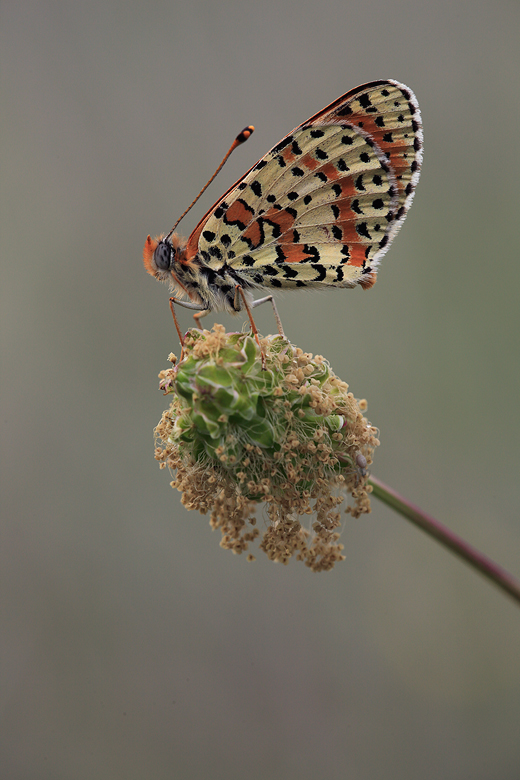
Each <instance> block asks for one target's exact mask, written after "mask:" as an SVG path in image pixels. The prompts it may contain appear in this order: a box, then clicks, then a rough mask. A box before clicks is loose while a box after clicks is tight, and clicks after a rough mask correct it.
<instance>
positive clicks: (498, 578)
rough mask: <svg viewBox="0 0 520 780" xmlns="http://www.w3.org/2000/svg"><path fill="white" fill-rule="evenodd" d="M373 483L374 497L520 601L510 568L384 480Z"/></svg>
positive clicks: (376, 480) (518, 590)
mask: <svg viewBox="0 0 520 780" xmlns="http://www.w3.org/2000/svg"><path fill="white" fill-rule="evenodd" d="M369 483H370V484H371V485H372V488H373V495H374V496H377V498H379V499H380V500H381V501H383V502H384V503H385V504H388V506H391V507H392V509H395V510H396V511H397V512H400V513H401V514H402V515H403V516H404V517H406V518H408V520H411V522H412V523H414V524H415V525H417V526H418V527H419V528H422V530H423V531H425V532H426V533H427V534H429V535H430V536H432V537H433V538H434V539H436V540H437V541H438V542H440V543H441V544H443V545H444V547H447V548H448V549H449V550H451V551H452V553H455V555H458V556H459V558H462V559H463V560H465V561H466V563H469V565H470V566H473V568H474V569H477V571H479V572H480V573H481V574H483V575H484V576H485V577H487V578H488V579H490V580H491V581H492V582H493V583H494V584H495V585H497V586H498V587H499V588H501V589H502V590H503V591H505V592H506V593H508V594H509V595H510V596H511V597H512V598H513V599H515V601H517V602H518V603H519V604H520V582H518V580H516V579H515V578H514V577H512V576H511V575H510V574H508V572H507V571H505V570H504V569H502V568H500V566H497V564H496V563H494V562H493V561H492V560H490V559H489V558H487V557H486V556H485V555H482V553H480V552H479V551H478V550H476V549H475V548H474V547H471V545H469V544H468V543H467V542H465V541H464V540H463V539H461V538H460V537H459V536H457V535H456V534H454V533H453V532H452V531H450V530H449V528H446V526H444V525H442V523H439V521H438V520H435V518H433V517H432V516H431V515H428V514H426V512H423V511H422V509H419V507H416V506H414V504H411V503H410V502H409V501H407V500H406V499H405V498H403V497H402V496H400V495H399V493H396V491H395V490H392V488H390V487H388V485H385V484H384V482H381V481H380V480H379V479H376V478H375V477H372V476H371V477H370V479H369Z"/></svg>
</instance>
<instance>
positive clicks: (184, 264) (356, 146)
mask: <svg viewBox="0 0 520 780" xmlns="http://www.w3.org/2000/svg"><path fill="white" fill-rule="evenodd" d="M253 130H254V128H253V127H252V126H250V127H247V128H245V129H244V130H243V131H242V133H240V134H239V135H238V136H237V138H236V139H235V141H234V142H233V145H232V146H231V149H230V150H229V152H228V154H227V155H226V157H225V158H224V160H223V162H222V164H221V166H220V167H219V168H218V169H217V172H216V173H218V171H219V170H220V168H221V167H222V165H223V164H224V162H225V160H226V159H227V157H228V156H229V154H230V153H231V151H233V149H234V148H236V146H238V145H239V144H241V143H243V142H244V141H245V140H247V138H248V137H249V136H250V135H251V133H252V132H253ZM422 147H423V132H422V123H421V114H420V111H419V106H418V103H417V99H416V97H415V95H414V93H413V92H412V91H411V89H409V88H408V87H406V86H405V85H404V84H400V83H399V82H397V81H392V80H388V81H372V82H370V83H368V84H363V85H362V86H359V87H356V88H355V89H353V90H351V91H350V92H347V93H346V94H345V95H342V97H340V98H338V99H337V100H335V101H334V102H333V103H331V104H330V105H328V106H326V107H325V108H324V109H322V111H319V112H318V113H317V114H315V115H314V116H312V117H311V118H310V119H308V120H307V121H306V122H304V123H303V124H301V125H299V126H298V127H296V128H295V129H294V130H293V131H292V132H291V133H289V135H287V136H285V138H283V139H282V140H281V141H280V142H279V143H278V144H276V146H274V147H273V148H272V149H271V150H270V151H269V152H268V153H267V154H266V155H264V157H262V159H261V160H259V161H258V162H257V163H256V165H253V167H252V168H250V170H249V171H248V172H247V173H246V174H245V175H244V176H242V178H241V179H239V180H238V181H237V182H236V183H235V184H233V186H232V187H230V188H229V190H228V191H227V192H226V193H225V194H224V195H223V196H222V197H221V198H219V200H218V201H217V202H216V203H215V204H214V205H213V206H212V207H211V208H210V209H209V210H208V212H207V213H206V214H205V215H204V216H203V218H202V219H201V220H200V222H199V224H198V225H197V227H196V228H195V230H194V231H193V233H192V234H191V236H190V237H189V238H188V239H187V240H186V239H182V238H180V237H179V236H178V235H177V234H176V233H174V232H173V230H174V229H175V227H176V225H177V224H178V222H177V223H176V225H175V226H174V228H173V229H172V230H171V231H170V233H168V234H167V235H165V236H162V237H158V238H156V239H152V238H151V237H150V236H148V238H147V239H146V243H145V246H144V251H143V260H144V265H145V268H146V270H147V271H148V273H150V274H151V275H152V276H154V277H155V278H156V279H159V280H160V281H165V282H168V283H169V284H170V286H171V289H172V292H174V293H175V297H173V298H171V299H170V302H171V303H170V305H171V308H172V313H173V314H174V318H175V313H174V310H173V303H178V304H180V305H182V306H185V307H187V308H190V309H196V310H197V311H198V313H197V314H195V315H194V316H195V319H196V321H197V322H198V319H199V318H200V317H202V316H204V315H205V314H207V313H209V312H212V311H215V312H219V311H226V312H230V313H237V312H238V311H241V310H242V309H246V311H247V313H248V315H249V318H250V320H251V324H252V327H253V330H254V332H255V334H256V327H255V326H254V322H253V319H252V316H251V311H250V310H251V309H252V308H254V307H255V306H257V305H258V304H260V303H263V302H265V301H268V300H271V302H272V303H273V307H274V311H275V316H276V318H277V323H278V327H279V330H280V333H281V334H282V335H283V330H282V327H281V323H280V320H279V317H278V315H277V312H276V307H275V306H274V301H272V296H271V295H268V296H266V297H264V298H260V299H257V300H254V299H253V291H254V290H262V291H266V292H267V291H270V290H276V289H294V288H300V287H311V288H312V287H356V286H357V285H359V286H360V287H362V288H363V289H365V290H366V289H369V288H370V287H372V286H373V284H374V283H375V281H376V274H377V269H378V266H379V263H380V262H381V258H382V257H383V255H384V254H385V253H386V252H387V250H388V248H389V247H390V244H391V243H392V241H393V239H394V238H395V236H396V234H397V232H398V230H399V228H400V227H401V225H402V223H403V221H404V219H405V217H406V213H407V211H408V209H409V208H410V205H411V203H412V199H413V196H414V191H415V188H416V186H417V182H418V180H419V175H420V170H421V163H422ZM216 173H215V174H214V176H215V175H216ZM214 176H213V177H212V179H210V182H211V181H212V180H213V178H214ZM210 182H208V184H209V183H210ZM206 186H207V185H206ZM204 189H205V188H204ZM203 191H204V190H203ZM201 194H202V193H201ZM195 200H197V199H195ZM194 202H195V201H194ZM192 205H193V204H192ZM190 208H191V207H190ZM188 210H189V209H188ZM185 213H186V212H185ZM183 216H184V215H183ZM181 219H182V217H181ZM178 221H180V220H178ZM183 298H187V299H188V300H187V301H186V300H182V299H183ZM175 322H176V325H177V320H176V319H175ZM177 330H179V328H178V325H177ZM179 336H180V331H179ZM181 343H182V337H181Z"/></svg>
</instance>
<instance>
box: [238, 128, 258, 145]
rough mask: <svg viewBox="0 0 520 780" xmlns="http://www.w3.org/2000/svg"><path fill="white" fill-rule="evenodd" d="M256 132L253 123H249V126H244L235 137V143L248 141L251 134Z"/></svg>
mask: <svg viewBox="0 0 520 780" xmlns="http://www.w3.org/2000/svg"><path fill="white" fill-rule="evenodd" d="M254 132H255V128H254V127H253V125H248V126H247V127H244V129H243V130H242V132H241V133H239V134H238V135H237V137H236V138H235V143H237V144H243V143H244V141H247V139H248V138H249V136H251V135H253V133H254Z"/></svg>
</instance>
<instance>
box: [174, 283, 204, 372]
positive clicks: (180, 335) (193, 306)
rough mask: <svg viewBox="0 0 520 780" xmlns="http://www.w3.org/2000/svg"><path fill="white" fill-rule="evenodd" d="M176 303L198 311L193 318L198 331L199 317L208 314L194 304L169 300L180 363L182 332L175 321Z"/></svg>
mask: <svg viewBox="0 0 520 780" xmlns="http://www.w3.org/2000/svg"><path fill="white" fill-rule="evenodd" d="M176 303H178V304H179V306H184V308H185V309H198V313H197V314H194V315H193V318H194V320H195V322H196V323H197V327H198V328H199V329H200V325H199V317H204V316H205V315H206V314H208V313H209V312H208V309H201V307H200V306H197V304H196V303H187V302H186V301H179V300H177V298H170V311H171V313H172V316H173V321H174V323H175V329H176V331H177V335H178V336H179V341H180V344H181V347H182V349H181V357H180V360H179V363H180V362H181V360H182V353H183V351H184V336H183V335H182V331H181V329H180V327H179V322H178V320H177V315H176V314H175V306H174V304H176Z"/></svg>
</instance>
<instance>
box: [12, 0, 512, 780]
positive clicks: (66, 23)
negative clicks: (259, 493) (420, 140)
mask: <svg viewBox="0 0 520 780" xmlns="http://www.w3.org/2000/svg"><path fill="white" fill-rule="evenodd" d="M519 29H520V6H519V3H518V2H516V0H510V1H509V2H507V0H490V1H489V2H488V1H486V2H484V1H482V0H471V1H470V0H468V1H462V0H436V2H431V1H430V0H422V1H420V2H411V1H406V0H402V1H401V2H397V1H396V0H389V1H388V2H381V1H377V2H376V1H375V0H365V1H364V2H347V1H345V0H320V1H319V2H310V0H288V1H287V2H283V1H281V2H274V1H273V0H266V1H265V2H262V1H261V0H256V2H252V1H251V0H241V2H238V1H237V0H219V2H218V3H217V2H211V0H210V1H208V0H206V1H204V0H190V2H189V3H188V2H166V0H152V1H151V2H144V1H142V0H141V1H136V2H123V1H122V0H106V1H105V2H103V1H102V0H89V2H57V1H55V2H51V1H50V0H37V1H36V0H35V1H34V2H28V1H27V0H4V2H3V4H2V18H1V36H2V39H1V47H0V51H1V59H2V92H3V95H2V104H3V112H2V113H3V126H4V134H3V135H4V153H3V163H2V188H1V189H2V246H3V250H2V253H3V259H2V285H1V291H0V292H1V296H2V302H1V311H0V315H1V321H2V349H3V358H2V364H3V367H2V385H3V389H2V457H3V462H2V467H1V480H2V504H3V509H2V526H1V527H2V544H1V551H0V555H1V573H0V577H1V600H2V615H3V617H2V621H3V625H2V628H1V633H0V642H1V645H2V661H1V670H2V675H3V690H2V694H1V698H0V703H1V710H2V726H1V731H2V742H3V748H2V758H1V759H0V764H1V767H2V768H1V775H2V777H5V778H6V780H22V778H23V780H47V779H48V780H60V779H61V778H64V779H65V778H66V779H67V780H69V779H73V780H83V779H85V780H90V779H91V778H93V777H95V778H97V779H98V780H114V778H125V780H134V779H135V780H142V778H148V777H153V778H156V780H162V779H163V778H165V779H166V778H172V777H173V778H182V779H183V780H184V779H186V780H198V778H220V777H226V778H230V780H234V779H235V778H236V779H237V780H238V779H239V778H243V777H247V778H252V779H256V778H259V779H260V778H265V777H271V778H284V780H292V778H298V780H305V779H306V778H318V777H327V778H329V777H330V778H339V777H342V778H343V777H348V778H351V779H352V780H372V778H383V777H384V778H399V780H408V779H410V780H416V778H418V777H420V778H421V779H422V780H429V779H430V778H432V779H433V778H435V779H437V778H443V780H450V779H451V778H453V779H454V780H455V779H456V780H469V779H471V780H484V778H486V779H487V778H491V777H492V778H493V780H513V779H516V778H517V777H518V776H519V772H520V663H519V660H520V613H519V611H518V608H517V606H515V604H514V603H513V602H512V601H510V600H508V598H507V597H505V596H503V595H502V594H501V593H499V591H498V590H496V589H494V587H493V586H491V585H489V584H488V583H487V582H485V581H484V580H483V579H481V578H480V577H479V576H478V575H476V574H475V573H473V572H472V571H471V570H469V569H468V568H466V567H465V565H464V564H461V563H459V562H458V561H457V560H456V559H455V558H453V557H452V556H451V555H450V554H449V553H447V552H445V551H444V550H443V549H441V548H440V547H438V546H437V545H436V544H435V543H434V542H433V541H431V540H430V539H429V538H427V537H426V536H424V535H423V534H422V533H421V532H420V531H418V530H417V529H415V528H413V527H412V526H409V525H408V524H407V523H406V521H404V520H403V519H402V518H400V517H399V516H397V515H395V514H393V513H392V512H391V511H390V510H387V509H386V508H385V507H384V506H382V505H381V504H379V503H378V502H377V501H374V503H373V511H372V514H371V515H370V516H368V517H366V518H363V519H360V520H358V521H352V520H347V521H346V524H345V529H344V533H343V541H344V543H345V546H346V555H347V560H346V561H345V562H344V563H343V564H341V565H338V566H337V567H336V569H335V570H334V571H333V572H331V573H328V574H320V575H314V574H312V573H311V572H309V571H308V570H307V569H305V568H304V567H303V566H302V565H301V564H298V563H295V562H293V563H291V564H290V565H289V566H287V567H280V566H277V565H274V564H272V563H270V562H269V561H267V560H264V558H263V557H262V556H258V559H257V561H256V563H252V564H251V563H248V562H247V561H246V558H245V556H241V557H234V556H233V555H232V554H231V553H229V552H224V551H223V550H221V549H220V548H219V545H218V542H219V537H218V536H217V534H214V533H212V532H211V530H210V529H209V527H208V520H207V518H205V517H201V516H199V515H196V516H192V515H190V514H189V513H188V512H186V511H185V510H184V509H183V508H182V507H181V504H180V499H179V495H178V494H177V493H176V492H174V491H172V490H171V488H170V487H169V477H168V474H167V473H166V472H164V471H160V470H159V469H158V467H157V464H156V463H155V461H154V459H153V437H152V431H153V428H154V426H155V424H156V423H157V421H158V420H159V417H160V414H161V411H162V409H163V408H164V406H165V399H164V398H163V397H162V395H161V393H160V392H159V390H158V387H157V385H158V381H157V374H158V372H159V370H160V369H162V368H165V367H167V366H168V363H167V355H168V353H169V352H170V351H172V350H173V351H177V352H178V343H177V339H176V335H175V332H174V329H173V325H172V322H171V316H170V313H169V310H168V303H167V298H168V293H167V289H166V288H165V287H163V286H161V285H158V284H157V283H156V282H154V281H153V280H152V279H151V278H150V277H148V276H147V275H146V274H145V272H144V270H143V267H142V263H141V249H142V245H143V242H144V239H145V237H146V235H147V233H148V232H150V233H152V234H155V233H158V232H161V231H164V230H168V229H169V228H170V227H171V225H172V224H173V222H174V221H175V220H176V218H177V217H178V216H179V214H180V213H181V212H182V211H183V210H184V209H185V207H186V206H187V205H188V203H189V202H190V201H191V200H192V198H193V197H194V196H195V194H196V193H197V192H198V191H199V189H200V188H201V187H202V185H203V184H204V183H205V181H206V180H207V178H208V177H209V176H210V174H211V173H212V172H213V170H214V168H215V167H216V165H217V164H218V162H219V161H220V159H221V157H222V155H223V154H224V152H225V151H226V149H227V148H228V146H229V144H230V142H231V140H232V139H233V138H234V136H235V135H236V133H237V132H238V131H239V130H241V129H242V127H244V126H245V125H247V124H249V123H253V124H254V125H255V126H256V128H257V130H256V133H255V134H254V136H253V137H252V138H251V139H250V141H249V142H248V143H247V144H246V145H245V146H244V147H241V148H240V149H239V150H238V151H237V152H235V154H234V156H233V157H232V158H231V160H230V161H229V163H228V165H227V166H226V168H225V169H224V171H223V172H222V173H221V174H220V176H219V178H218V180H217V182H215V183H214V184H213V185H212V187H211V189H210V192H209V193H208V194H206V195H205V196H204V198H203V200H202V202H201V203H199V204H198V205H197V207H196V208H195V209H194V210H193V212H192V213H191V214H190V215H189V216H188V217H187V218H186V219H185V221H184V223H183V227H184V232H186V233H189V231H191V230H192V229H193V227H194V226H195V225H196V223H197V221H198V219H199V218H200V216H201V215H202V214H203V213H204V211H205V210H206V208H207V207H208V206H209V205H210V204H211V203H212V202H213V201H214V200H216V199H217V197H218V196H219V195H220V194H221V193H222V192H223V191H224V190H225V189H227V187H228V186H229V185H230V184H231V183H232V182H233V181H234V180H235V179H236V178H238V177H239V176H240V175H241V174H242V173H243V172H245V170H247V168H249V167H250V165H252V164H253V163H254V162H256V160H257V159H258V158H259V157H261V156H262V155H263V154H264V153H265V152H266V151H267V150H268V149H269V148H270V147H271V146H272V145H273V144H274V143H276V142H277V141H278V140H279V139H280V138H281V137H282V136H283V135H285V134H286V133H287V132H289V131H290V130H291V129H292V128H293V127H294V126H296V125H297V124H299V123H300V122H302V121H304V120H305V119H306V118H307V117H308V116H310V115H311V114H313V113H315V112H316V111H318V110H319V109H321V108H322V107H323V106H325V105H326V104H327V103H329V102H330V101H331V100H333V99H335V98H336V97H337V96H338V95H341V94H342V93H343V92H346V91H347V90H349V89H351V88H352V87H354V86H356V85H357V84H360V83H363V82H365V81H370V80H373V79H377V78H395V79H399V80H401V81H404V82H405V83H406V84H408V85H409V86H410V87H411V88H412V89H413V90H414V91H415V93H416V95H417V97H418V99H419V103H420V105H421V109H422V113H423V119H424V126H425V162H424V168H423V175H422V180H421V182H420V185H419V188H418V191H417V195H416V199H415V202H414V205H413V208H412V210H411V212H410V214H409V216H408V219H407V221H406V223H405V226H404V228H403V230H402V231H401V233H400V235H399V237H398V238H397V240H396V241H395V244H394V245H393V247H392V249H391V251H390V252H389V254H388V255H387V256H386V257H385V261H384V263H383V265H382V269H381V271H380V274H379V281H378V284H377V285H376V286H375V288H374V289H373V290H371V291H370V292H369V293H364V292H362V291H361V290H353V291H346V290H339V291H330V292H323V293H313V292H300V293H297V294H290V293H288V294H286V295H282V296H279V298H278V303H279V309H280V311H281V315H282V318H283V322H284V325H285V329H286V332H287V334H288V335H289V337H290V338H291V340H292V341H293V342H295V343H297V344H298V345H299V346H301V347H302V348H303V349H304V350H306V351H311V352H315V353H321V354H325V355H326V356H327V357H328V358H329V360H330V362H331V364H332V366H333V368H334V370H335V371H336V373H337V374H339V375H340V376H341V377H342V378H343V379H345V380H346V381H348V382H349V384H350V386H351V389H352V391H353V392H354V394H355V395H356V396H357V397H366V398H367V399H368V404H369V409H368V416H369V419H370V420H371V421H372V423H373V424H375V425H377V426H378V427H379V428H380V430H381V442H382V444H381V447H380V448H379V451H378V452H377V454H376V461H375V463H374V467H373V473H374V474H375V475H377V476H379V478H380V479H382V480H384V481H385V482H387V483H389V484H391V485H393V486H394V487H395V488H396V489H397V490H399V491H400V492H402V493H403V494H405V495H406V496H408V497H409V498H410V499H411V500H412V501H414V502H415V503H417V504H419V505H420V506H422V507H423V508H425V509H426V510H427V511H429V512H431V513H432V514H433V515H435V516H437V517H438V518H439V519H440V520H441V521H443V522H444V523H446V524H447V525H448V526H449V527H451V528H452V529H453V530H454V531H456V532H457V533H459V534H461V535H462V536H463V537H465V538H466V539H467V540H468V541H470V542H471V543H472V544H474V545H475V546H476V547H478V548H479V549H481V550H483V551H484V552H486V553H487V554H488V555H489V556H491V557H492V558H494V559H495V560H496V561H498V562H499V563H500V564H501V565H503V566H504V567H505V568H506V569H509V570H510V571H511V572H513V573H516V575H517V576H518V575H520V522H519V511H518V508H519V505H520V480H519V477H518V468H519V454H518V453H519V447H518V442H519V436H520V419H519V413H518V401H519V378H520V370H519V360H518V340H519V338H518V332H519V324H520V316H519V308H520V307H519V283H520V263H519V249H518V239H517V235H518V210H519V205H520V198H519V189H518V182H519V181H520V152H519V149H518V139H519V137H520V111H519V105H520V99H519V90H520V47H519V45H518V31H519ZM264 308H265V309H266V311H262V310H259V311H258V315H257V321H258V324H259V327H260V328H261V330H262V331H263V332H269V331H272V330H273V328H274V323H273V321H272V315H271V312H270V311H268V310H267V309H268V308H269V307H264ZM180 316H181V320H182V322H183V325H184V326H185V327H189V326H190V324H191V320H190V317H189V315H188V313H186V312H184V313H182V312H181V314H180ZM216 319H217V321H221V322H223V323H224V324H225V325H226V326H228V327H232V328H236V327H237V322H236V320H233V319H232V318H230V317H225V316H219V317H217V318H216ZM213 321H215V318H213V319H211V318H208V319H207V320H206V323H207V324H208V325H209V324H211V322H213Z"/></svg>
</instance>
